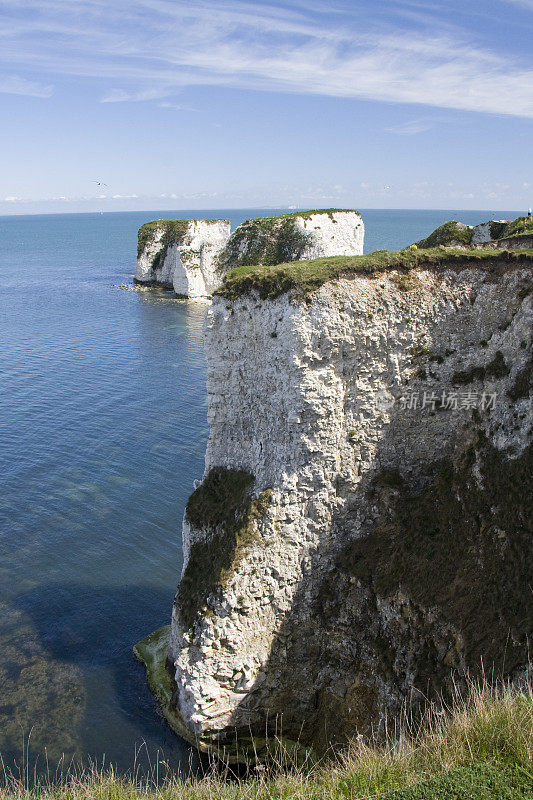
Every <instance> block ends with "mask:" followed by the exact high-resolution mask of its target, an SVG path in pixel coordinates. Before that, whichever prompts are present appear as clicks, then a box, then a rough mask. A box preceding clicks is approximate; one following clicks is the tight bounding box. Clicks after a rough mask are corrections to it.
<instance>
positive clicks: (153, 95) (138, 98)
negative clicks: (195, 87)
mask: <svg viewBox="0 0 533 800" xmlns="http://www.w3.org/2000/svg"><path fill="white" fill-rule="evenodd" d="M169 93H170V92H169V90H168V89H167V90H161V89H143V90H141V91H138V92H126V91H124V89H110V90H109V91H108V92H107V94H105V95H104V97H102V99H101V100H100V102H101V103H131V102H134V103H136V102H142V101H146V100H159V99H160V98H161V97H167V95H168V94H169Z"/></svg>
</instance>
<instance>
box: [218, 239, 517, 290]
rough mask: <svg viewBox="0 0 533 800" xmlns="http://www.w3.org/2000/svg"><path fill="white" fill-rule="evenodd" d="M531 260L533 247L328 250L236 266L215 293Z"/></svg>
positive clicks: (315, 285) (315, 286) (291, 287)
mask: <svg viewBox="0 0 533 800" xmlns="http://www.w3.org/2000/svg"><path fill="white" fill-rule="evenodd" d="M526 262H527V263H528V265H529V266H530V265H531V264H533V249H529V250H482V249H469V250H463V249H459V248H457V249H443V248H440V247H436V248H432V249H429V250H410V249H408V250H401V251H400V252H392V251H389V250H376V251H375V252H374V253H369V254H367V255H363V256H333V257H330V258H317V259H314V260H312V261H293V262H290V263H285V264H277V265H274V266H239V267H236V268H235V269H233V270H231V272H228V273H227V274H226V276H225V277H224V283H223V285H222V286H221V287H220V289H218V290H217V291H216V292H215V294H217V295H220V296H222V297H225V298H227V299H228V300H234V299H236V298H237V297H240V296H242V295H246V294H249V293H250V292H252V291H257V292H258V294H259V296H260V297H261V299H263V300H264V299H266V298H270V299H272V298H275V297H279V296H280V295H282V294H284V293H285V292H290V291H296V292H297V293H298V294H300V295H303V296H305V295H307V294H309V293H310V292H312V291H314V290H316V289H318V288H320V286H322V285H323V284H324V283H327V282H328V281H331V280H334V279H335V278H340V277H347V278H349V277H355V276H357V275H372V274H379V273H380V272H386V271H390V270H399V271H401V272H408V271H409V270H412V269H416V268H420V269H426V268H427V269H434V270H435V269H437V270H444V269H465V268H468V267H478V268H481V269H486V270H489V271H490V270H494V271H496V272H497V271H498V270H500V269H501V268H502V265H503V266H504V267H505V268H508V267H513V266H520V265H524V263H526Z"/></svg>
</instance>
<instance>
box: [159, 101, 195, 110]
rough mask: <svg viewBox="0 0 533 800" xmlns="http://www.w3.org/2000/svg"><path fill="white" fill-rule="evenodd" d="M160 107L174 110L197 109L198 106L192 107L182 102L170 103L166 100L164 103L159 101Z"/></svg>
mask: <svg viewBox="0 0 533 800" xmlns="http://www.w3.org/2000/svg"><path fill="white" fill-rule="evenodd" d="M158 106H159V108H170V109H172V111H197V110H198V109H197V108H192V106H187V105H183V104H182V103H170V102H168V101H165V102H164V103H158Z"/></svg>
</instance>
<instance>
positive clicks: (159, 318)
mask: <svg viewBox="0 0 533 800" xmlns="http://www.w3.org/2000/svg"><path fill="white" fill-rule="evenodd" d="M284 210H286V209H272V208H271V209H237V210H231V211H228V210H217V209H214V210H212V211H208V212H207V211H194V210H187V211H180V212H176V211H168V212H166V211H145V212H126V213H95V214H54V215H38V216H9V217H1V218H0V243H1V246H0V334H1V339H0V381H1V383H0V387H1V391H0V465H1V466H0V687H1V689H0V755H1V757H2V759H3V762H4V764H5V765H6V766H7V768H9V769H13V770H14V771H15V773H16V772H17V770H21V769H26V770H27V769H29V770H30V772H31V771H32V770H33V771H35V773H41V772H43V771H45V772H47V773H48V774H50V772H51V771H52V772H53V773H54V774H56V772H57V774H59V773H60V772H61V771H65V770H67V769H69V768H72V765H73V764H75V765H79V764H81V763H82V764H85V765H88V764H97V765H100V766H102V765H104V766H106V765H110V764H113V765H114V767H115V769H116V770H118V771H119V772H121V773H127V772H131V771H132V770H134V769H136V770H141V771H143V770H146V769H154V768H155V769H159V767H158V766H157V765H159V764H160V765H162V766H161V769H163V767H164V766H165V765H167V767H168V768H171V769H172V770H181V771H182V772H184V773H185V772H188V771H189V770H190V769H192V770H193V771H195V770H197V769H199V768H200V767H201V764H200V761H199V758H198V756H197V755H196V754H195V753H194V751H192V750H191V748H190V747H189V745H187V744H186V743H185V742H183V741H182V740H181V739H179V738H178V737H177V736H175V735H174V734H173V733H172V732H171V731H170V729H169V728H168V726H167V725H166V723H165V721H164V719H163V718H162V716H161V714H160V712H159V710H158V708H157V706H156V704H155V703H154V701H153V699H152V697H151V695H150V693H149V691H148V688H147V685H146V682H145V677H144V670H143V667H142V666H141V665H140V664H139V663H137V662H136V661H135V659H134V657H133V655H132V647H133V645H134V644H135V643H136V642H137V641H138V640H139V639H141V638H143V637H144V636H146V635H147V634H148V633H150V632H151V631H153V630H155V629H156V628H158V627H160V626H161V625H164V624H167V623H168V622H169V621H170V611H171V605H172V600H173V596H174V593H175V590H176V584H177V582H178V580H179V575H180V571H181V566H182V550H181V519H182V515H183V512H184V508H185V504H186V501H187V497H188V495H189V494H190V492H191V491H192V488H193V482H194V480H195V479H198V478H200V477H201V476H202V472H203V464H204V451H205V445H206V440H207V435H208V428H207V422H206V387H205V380H206V369H205V359H204V352H203V344H202V323H203V318H204V314H205V306H203V305H198V304H194V303H187V302H183V301H176V300H173V299H171V298H170V297H169V296H168V295H164V294H162V293H161V292H151V291H143V292H137V291H128V290H126V289H123V288H120V285H121V284H131V282H132V277H133V272H134V268H135V257H136V239H137V229H138V228H139V226H140V225H142V224H143V223H144V222H147V221H149V220H151V219H159V218H171V219H175V218H189V217H200V218H216V217H225V218H229V219H230V220H231V223H232V226H233V227H235V226H236V225H238V224H239V223H240V222H242V221H243V220H245V219H248V218H250V217H258V216H267V215H270V214H276V213H281V212H283V211H284ZM362 214H363V219H364V222H365V227H366V235H365V252H370V251H372V250H378V249H391V250H397V249H400V248H402V247H404V246H406V245H408V244H410V243H411V242H414V241H416V240H418V239H420V238H422V237H424V236H426V235H427V234H429V233H430V232H431V231H432V230H434V228H436V227H437V226H438V225H440V224H441V223H443V222H445V221H446V220H449V219H459V220H461V221H463V222H466V223H469V224H477V223H479V222H483V221H486V220H487V219H490V218H495V219H514V218H515V217H516V216H518V212H512V211H493V212H487V211H479V212H478V211H457V210H447V211H427V210H426V211H412V210H411V211H399V210H379V209H369V210H366V211H365V210H362ZM154 765H156V766H155V767H154ZM167 767H165V768H167Z"/></svg>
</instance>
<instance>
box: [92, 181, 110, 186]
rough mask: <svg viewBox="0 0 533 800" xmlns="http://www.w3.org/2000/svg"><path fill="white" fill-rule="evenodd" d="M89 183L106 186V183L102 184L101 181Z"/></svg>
mask: <svg viewBox="0 0 533 800" xmlns="http://www.w3.org/2000/svg"><path fill="white" fill-rule="evenodd" d="M91 183H96V184H97V185H98V186H107V183H102V181H91Z"/></svg>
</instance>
